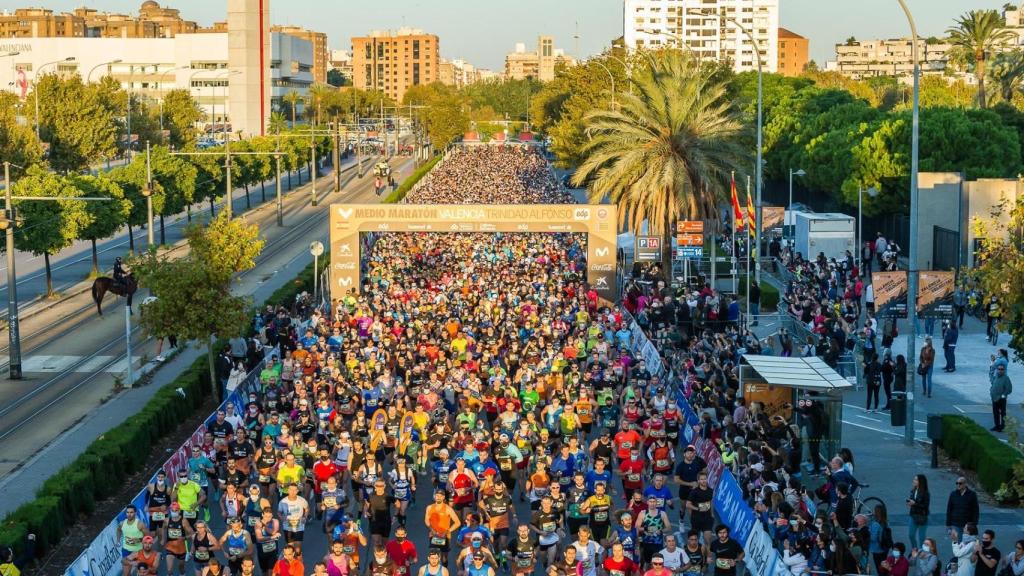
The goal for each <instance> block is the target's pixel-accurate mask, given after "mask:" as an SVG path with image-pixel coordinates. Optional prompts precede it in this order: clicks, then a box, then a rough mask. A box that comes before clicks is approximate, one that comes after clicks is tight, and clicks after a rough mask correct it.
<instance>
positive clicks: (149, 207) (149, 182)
mask: <svg viewBox="0 0 1024 576" xmlns="http://www.w3.org/2000/svg"><path fill="white" fill-rule="evenodd" d="M146 186H147V187H148V188H149V193H148V194H146V240H147V241H148V242H149V244H148V246H149V247H150V248H152V247H153V170H152V166H151V164H150V161H149V140H147V141H146Z"/></svg>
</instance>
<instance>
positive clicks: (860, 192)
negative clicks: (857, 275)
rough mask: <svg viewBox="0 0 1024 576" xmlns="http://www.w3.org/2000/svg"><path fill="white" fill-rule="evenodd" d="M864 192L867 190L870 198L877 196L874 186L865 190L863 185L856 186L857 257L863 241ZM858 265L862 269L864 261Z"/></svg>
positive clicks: (876, 189)
mask: <svg viewBox="0 0 1024 576" xmlns="http://www.w3.org/2000/svg"><path fill="white" fill-rule="evenodd" d="M864 192H867V193H868V196H870V197H871V198H874V197H875V196H878V188H875V187H874V186H872V187H871V188H868V189H867V190H864V187H863V186H858V187H857V255H858V257H859V256H860V254H861V251H860V250H861V248H860V245H861V243H862V242H864V228H863V221H864ZM860 267H861V269H862V270H863V269H864V263H863V262H861V263H860Z"/></svg>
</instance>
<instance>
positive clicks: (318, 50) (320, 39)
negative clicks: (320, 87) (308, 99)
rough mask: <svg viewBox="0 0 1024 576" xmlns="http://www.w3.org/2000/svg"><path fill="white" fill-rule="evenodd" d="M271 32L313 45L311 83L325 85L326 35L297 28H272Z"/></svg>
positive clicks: (328, 58)
mask: <svg viewBox="0 0 1024 576" xmlns="http://www.w3.org/2000/svg"><path fill="white" fill-rule="evenodd" d="M270 31H271V32H280V33H282V34H288V35H289V36H295V37H296V38H301V39H302V40H308V41H309V42H310V43H311V44H313V82H315V83H317V84H326V83H327V70H328V69H329V68H330V64H329V62H330V50H329V49H328V48H327V34H324V33H323V32H314V31H312V30H306V29H305V28H301V27H299V26H274V27H272V28H271V29H270Z"/></svg>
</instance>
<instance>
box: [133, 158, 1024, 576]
mask: <svg viewBox="0 0 1024 576" xmlns="http://www.w3.org/2000/svg"><path fill="white" fill-rule="evenodd" d="M538 162H541V163H540V164H538ZM491 164H493V166H492V165H491ZM452 166H456V167H458V166H461V168H459V169H458V170H456V169H454V168H452ZM439 168H441V169H442V172H441V173H440V174H438V175H437V176H436V179H433V180H432V183H431V187H430V188H427V189H426V190H425V191H423V192H422V193H419V194H420V195H419V196H418V197H417V199H416V201H419V202H427V201H429V202H492V201H498V202H502V203H525V202H540V201H562V199H561V198H560V197H559V194H560V193H561V192H558V191H556V190H555V189H554V188H550V186H551V185H552V181H551V179H550V178H549V177H548V176H544V177H541V176H539V175H538V171H540V169H541V168H543V171H544V173H545V174H548V172H547V167H546V165H544V164H543V163H542V158H540V157H539V156H535V153H534V152H529V151H523V150H519V149H505V148H472V149H467V150H464V151H463V150H459V151H456V152H453V155H452V156H451V157H450V158H449V159H448V160H446V161H445V162H442V163H441V164H440V165H439ZM448 170H454V171H448ZM460 170H464V171H465V172H460ZM435 172H436V170H435ZM503 179H504V180H508V181H511V182H513V185H506V186H504V188H503V189H499V188H501V186H502V185H503V182H502V180H503ZM480 182H484V183H486V185H485V186H479V185H476V184H479V183H480ZM474 183H475V184H474ZM506 184H507V183H506ZM491 186H493V187H494V188H493V189H492V188H491ZM584 242H585V240H584V238H583V237H581V236H579V235H572V234H432V233H419V234H382V235H380V236H379V237H378V238H377V239H376V241H375V243H374V244H373V246H372V251H371V253H370V255H369V257H368V259H367V262H366V273H365V274H364V278H365V279H366V284H365V285H364V287H363V290H362V291H360V292H356V291H354V290H353V291H349V292H348V293H345V294H335V297H336V298H335V300H334V301H333V302H332V304H331V306H330V307H329V308H325V309H319V308H314V307H312V306H310V305H309V303H308V302H306V301H300V302H297V303H296V305H295V306H293V307H291V308H290V309H289V308H286V307H281V308H278V309H271V310H268V311H266V312H265V313H264V314H262V315H261V317H260V318H259V319H258V322H257V325H258V327H259V328H260V334H261V335H260V340H261V343H262V344H264V345H266V346H268V347H271V348H273V349H276V350H278V351H279V353H278V354H275V355H273V356H270V357H268V358H267V359H266V360H265V362H263V363H262V364H263V365H262V368H261V369H260V373H259V385H258V386H257V388H256V389H255V390H252V391H251V392H249V393H248V395H247V397H246V403H245V407H244V409H243V410H242V413H241V414H236V413H235V410H234V409H233V408H231V407H230V406H229V407H228V408H227V409H226V410H224V411H223V412H219V413H218V414H217V416H216V419H215V420H214V421H213V422H212V423H211V424H210V425H209V427H208V430H207V435H206V439H205V441H204V443H203V445H202V446H197V447H196V449H195V451H194V452H193V455H192V458H191V459H190V460H189V461H188V464H187V467H186V468H185V469H184V470H182V471H181V472H180V473H179V474H178V478H177V479H175V478H165V477H162V476H158V477H157V479H156V480H155V481H154V483H153V484H151V485H150V486H149V487H148V491H149V499H148V502H147V510H146V512H147V514H146V516H147V517H148V518H149V522H148V523H147V522H143V521H142V520H141V519H139V518H138V515H137V513H136V512H137V511H135V510H132V509H129V510H128V511H127V514H128V516H127V518H126V519H125V520H124V521H123V522H122V523H121V525H120V526H119V531H118V532H119V537H120V538H121V541H122V548H123V550H122V556H123V557H124V562H123V566H124V574H125V576H132V575H135V574H141V575H143V576H146V575H149V574H155V573H157V572H158V571H161V572H163V573H165V574H167V575H168V576H171V575H172V574H174V573H179V574H185V573H186V571H187V570H192V571H194V573H195V574H196V576H207V575H213V576H219V575H221V574H231V575H238V574H242V575H245V576H248V575H251V574H273V575H275V576H277V575H281V576H284V575H287V576H305V575H307V574H315V575H318V576H320V575H329V576H350V575H351V576H355V575H356V574H359V575H368V576H410V575H412V574H416V575H417V576H454V575H455V574H457V575H458V576H496V574H497V573H498V572H502V573H504V574H513V575H515V576H528V575H532V574H537V573H543V574H546V575H548V576H641V575H642V576H699V575H705V574H709V573H710V574H714V575H715V576H734V575H737V574H739V572H740V571H741V570H742V566H743V562H744V557H745V552H744V550H743V546H742V543H740V542H737V540H736V539H735V537H734V535H732V534H731V533H730V530H729V528H728V527H726V526H725V525H723V524H721V523H719V520H718V519H717V517H716V514H715V511H714V507H713V499H714V481H715V480H716V479H717V477H718V472H719V471H720V468H719V465H720V466H721V467H724V468H726V469H728V470H730V471H731V472H732V474H733V475H734V476H735V478H736V479H737V481H738V484H739V486H740V488H741V490H742V492H743V497H744V498H745V500H746V501H747V502H748V503H749V504H750V505H751V507H752V508H753V510H754V511H755V513H756V516H757V518H758V519H759V521H760V522H761V523H762V525H763V527H764V529H765V531H766V532H767V533H768V534H769V536H770V538H771V540H772V542H773V545H774V546H775V547H776V548H777V550H778V551H779V554H780V556H781V558H782V561H783V563H784V564H785V566H786V568H787V570H788V571H789V572H790V573H791V574H792V575H793V576H802V575H804V574H809V573H825V572H831V573H833V574H837V575H838V574H857V573H877V574H882V575H885V576H908V574H911V573H913V574H914V576H932V575H933V574H937V573H946V574H956V575H957V576H974V574H971V572H975V573H977V576H995V574H996V573H995V571H994V570H995V569H994V568H993V567H994V566H998V565H1000V564H999V552H998V550H997V549H996V547H995V546H994V545H993V544H992V542H993V540H994V535H993V534H990V533H987V532H983V533H981V534H979V531H978V528H977V525H978V521H979V517H978V516H979V512H978V504H977V496H976V494H974V492H973V491H972V490H970V489H969V488H968V487H967V486H966V481H964V482H963V483H958V486H957V489H956V490H955V491H954V493H953V494H951V495H950V496H949V499H948V507H947V518H948V521H947V522H948V523H949V524H950V527H951V528H952V530H951V532H950V538H949V539H948V540H947V541H946V542H944V543H942V545H941V546H940V544H939V543H938V542H937V541H936V540H935V539H933V538H928V537H927V529H926V527H927V524H928V518H929V514H930V513H931V510H932V509H933V508H935V507H936V503H935V501H936V500H937V498H936V499H934V500H933V499H932V497H931V496H930V495H929V490H928V483H927V478H926V477H924V476H923V475H919V476H917V477H915V479H914V482H913V485H912V486H911V488H910V492H909V494H908V498H907V501H906V507H907V512H908V513H909V514H910V517H911V519H912V523H911V529H910V530H909V531H908V537H909V545H908V544H904V542H903V541H902V540H901V539H900V538H898V537H897V536H896V535H895V534H894V532H893V530H892V528H891V527H890V526H889V524H888V521H887V514H888V511H887V509H886V508H885V507H884V506H881V507H878V508H874V509H872V510H863V509H858V508H860V507H859V506H858V505H857V504H856V502H855V499H856V495H857V490H858V487H859V483H858V481H857V480H856V476H855V475H854V471H855V468H854V466H855V462H854V456H853V453H852V451H850V450H848V449H845V448H842V449H839V448H837V447H834V446H833V445H832V444H831V443H829V442H828V441H827V439H828V438H829V430H828V426H829V418H828V417H827V414H826V410H825V407H824V405H823V403H822V402H821V401H820V398H817V397H815V396H813V395H808V396H803V397H801V398H800V399H799V401H798V402H797V405H796V406H793V405H791V404H785V405H783V406H775V407H769V406H766V405H765V404H763V403H760V402H749V403H748V402H746V401H745V400H744V399H743V398H742V397H741V395H740V394H739V385H740V382H739V373H738V366H739V362H740V357H741V356H742V355H743V354H747V353H761V354H769V355H775V354H793V353H807V352H808V351H807V350H804V349H802V348H799V346H798V348H799V350H800V352H796V351H794V346H793V344H792V343H790V344H789V348H788V349H787V347H786V344H784V343H783V344H782V345H781V346H780V348H779V349H775V348H774V346H775V344H774V340H771V339H768V340H759V339H758V338H757V337H755V336H754V335H753V334H752V333H751V332H750V330H749V329H748V328H746V327H744V326H742V325H741V323H739V322H738V319H739V304H738V303H737V302H736V300H735V298H726V297H724V296H722V295H721V294H719V293H718V292H717V291H716V290H714V289H713V288H712V287H711V286H710V285H708V284H704V285H703V287H702V288H701V289H698V290H689V289H686V290H682V291H677V290H675V289H673V288H672V287H671V286H670V283H669V282H668V281H667V279H666V278H665V275H664V274H662V273H661V272H660V271H659V270H658V268H657V266H656V265H655V266H654V267H652V268H649V269H644V270H640V271H638V273H637V275H636V277H635V278H632V279H631V280H630V282H629V283H628V285H627V289H626V293H625V294H624V299H623V305H622V307H619V306H617V305H609V304H607V303H605V302H602V301H601V300H599V298H598V296H597V293H596V291H594V290H593V289H591V287H589V286H588V285H587V284H586V282H585V266H586V262H585V257H586V247H585V243H584ZM829 264H830V263H829V262H827V261H826V262H818V261H815V262H813V263H807V262H804V261H803V260H802V259H801V258H799V257H798V256H794V257H792V258H790V259H788V260H787V261H786V262H785V265H786V266H788V267H791V270H793V271H794V273H795V275H796V277H797V278H804V279H805V280H799V281H795V282H794V283H793V286H791V287H790V289H789V290H787V293H788V294H787V296H790V297H791V298H790V299H789V300H788V306H789V307H790V310H791V311H792V312H793V313H794V314H798V315H799V316H800V317H801V318H804V317H805V316H806V317H807V324H808V326H809V327H812V328H814V329H815V330H817V327H818V326H819V325H820V326H821V327H822V330H821V331H820V332H819V333H820V334H822V335H825V336H829V337H831V338H833V339H837V340H838V339H839V338H840V334H838V333H837V334H835V335H834V336H833V335H832V334H833V333H834V332H842V333H843V335H845V334H846V333H847V330H848V325H849V324H850V322H848V321H847V320H846V319H845V318H844V316H843V313H842V310H843V309H844V308H843V305H844V300H847V298H846V297H845V294H844V292H845V290H846V289H847V288H848V287H849V285H850V284H851V283H852V284H853V285H854V286H855V285H856V283H857V278H858V277H859V274H858V273H857V271H856V269H855V267H852V266H850V265H849V264H848V265H846V266H844V265H843V264H841V263H837V265H836V266H835V267H833V266H830V265H829ZM833 283H834V286H833ZM849 300H851V302H852V301H853V299H852V298H850V299H849ZM837 305H838V306H839V308H838V309H837V308H836V306H837ZM826 310H827V313H826V312H825V311H826ZM819 314H820V315H822V316H826V317H825V318H823V319H821V321H820V322H819V321H818V315H819ZM631 318H636V320H637V322H638V324H639V325H640V326H641V327H642V328H643V329H644V330H645V331H646V332H647V334H648V335H649V336H650V337H651V339H652V340H654V341H655V342H656V343H657V344H658V346H659V348H660V353H661V359H662V361H663V362H664V365H665V366H666V367H667V368H668V370H665V371H664V372H662V371H660V370H657V369H655V368H654V367H651V366H648V365H647V362H646V361H645V360H644V359H643V358H641V357H637V356H635V355H634V351H633V350H632V349H631V343H632V332H631V330H630V322H631ZM854 320H856V318H854ZM780 338H785V335H784V334H783V335H780ZM809 344H810V345H812V346H813V344H812V343H809ZM839 346H840V347H843V346H845V340H841V341H840V343H839ZM811 352H812V353H816V351H811ZM680 395H682V396H683V397H684V398H685V400H686V403H687V404H688V405H689V406H690V407H691V408H692V410H693V411H694V412H695V413H696V414H698V415H699V424H698V425H697V426H696V428H695V429H694V430H693V431H692V434H691V431H689V430H687V429H684V424H685V415H684V413H685V411H684V408H685V407H684V406H683V405H681V404H680V403H679V402H678V399H679V397H680ZM690 437H692V438H694V443H693V444H690V443H689V442H688V441H686V438H690ZM805 444H806V446H805ZM697 445H700V446H701V447H706V446H708V445H710V446H712V447H713V449H712V453H711V454H709V453H708V452H707V451H706V450H703V451H701V450H699V449H698V447H697ZM805 448H806V449H807V450H806V452H807V454H809V456H808V457H806V458H805V456H804V451H805ZM832 451H834V453H832ZM706 458H707V459H706ZM175 480H176V481H175ZM221 519H223V520H224V521H225V522H226V527H225V528H223V529H216V528H215V526H219V520H221ZM311 550H317V551H318V552H317V553H315V554H314V553H312V552H311ZM943 550H950V551H951V553H952V554H953V556H952V557H951V558H950V557H948V556H947V557H946V558H945V559H946V560H949V562H944V561H943V552H942V551H943ZM319 551H323V552H322V554H321V553H320V552H319ZM993 558H994V559H995V560H994V563H993V564H990V561H992V559H993ZM1008 560H1009V561H1008V562H1004V563H1003V564H1002V565H1007V566H1009V567H1010V569H1011V570H1012V572H1013V575H1014V576H1024V544H1022V543H1020V542H1018V543H1017V551H1016V553H1015V554H1013V555H1008ZM968 568H970V571H968ZM1003 576H1005V575H1003Z"/></svg>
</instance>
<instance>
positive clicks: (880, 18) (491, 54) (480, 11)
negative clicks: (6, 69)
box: [0, 0, 1004, 69]
mask: <svg viewBox="0 0 1024 576" xmlns="http://www.w3.org/2000/svg"><path fill="white" fill-rule="evenodd" d="M158 1H161V4H166V5H171V6H174V7H177V8H178V9H180V10H181V12H182V15H183V16H184V17H185V18H188V19H190V20H196V21H198V22H199V23H200V24H204V25H206V24H209V23H211V22H213V21H215V20H224V19H225V10H226V0H203V1H202V2H200V1H198V0H187V1H179V2H166V1H165V0H158ZM907 2H908V5H909V6H910V9H911V11H912V12H914V15H915V18H916V19H917V26H918V31H919V32H920V34H921V35H922V36H931V35H942V34H943V32H944V31H945V30H946V28H947V27H948V26H950V25H951V23H952V21H953V19H954V18H955V17H956V16H958V15H960V14H962V13H964V12H966V11H967V10H970V9H974V8H1000V7H1001V6H1002V5H1003V3H1004V1H1003V0H907ZM140 4H141V0H0V9H13V8H15V7H18V6H38V5H43V6H46V7H48V8H52V9H54V10H71V9H73V8H75V7H76V6H81V5H89V6H91V7H94V8H97V9H99V10H105V11H116V12H128V13H136V12H137V10H138V6H139V5H140ZM780 5H781V11H782V13H781V18H780V20H781V24H782V26H784V27H786V28H789V29H791V30H793V31H794V32H797V33H798V34H803V35H804V36H808V37H810V39H811V57H812V58H814V59H816V60H817V61H818V63H819V64H823V63H824V61H825V60H826V59H828V58H831V57H832V54H833V48H832V46H833V45H834V44H835V43H836V42H841V41H843V40H845V39H846V38H848V37H850V36H856V37H858V38H870V37H895V36H902V35H909V29H908V27H907V23H906V20H905V19H904V17H903V13H902V12H901V11H900V9H899V5H898V4H897V2H896V0H856V1H855V2H847V1H840V0H780ZM271 20H272V22H273V23H275V24H296V25H300V26H305V27H308V28H312V29H315V30H320V31H323V32H326V33H327V35H328V39H329V42H330V44H331V46H332V47H335V48H348V46H349V44H350V42H349V38H351V37H352V36H358V35H362V34H365V33H366V32H367V31H369V30H372V29H384V28H397V27H399V26H402V25H407V26H413V27H417V28H423V29H425V30H427V31H429V32H432V33H435V34H437V35H438V36H440V38H441V54H442V56H444V57H446V58H450V59H451V58H465V59H466V60H468V61H469V62H471V63H473V64H476V65H477V66H481V67H485V68H493V69H501V68H502V67H503V66H504V58H505V53H507V52H509V51H511V50H512V48H513V47H514V45H515V43H516V42H525V43H527V45H532V44H533V43H535V41H536V37H537V35H538V34H553V35H554V36H555V37H556V45H557V46H559V47H561V48H564V49H565V51H566V52H567V53H570V54H573V55H576V54H577V52H576V44H577V41H576V40H575V39H574V38H573V37H574V35H575V34H576V30H577V26H578V30H579V40H578V43H579V53H581V54H582V55H583V56H587V55H590V54H594V53H597V52H600V51H601V49H602V48H604V47H607V46H608V44H609V43H610V42H611V40H612V39H613V38H616V37H618V36H620V35H621V34H622V0H500V1H496V0H371V1H365V0H362V1H357V0H271Z"/></svg>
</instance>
